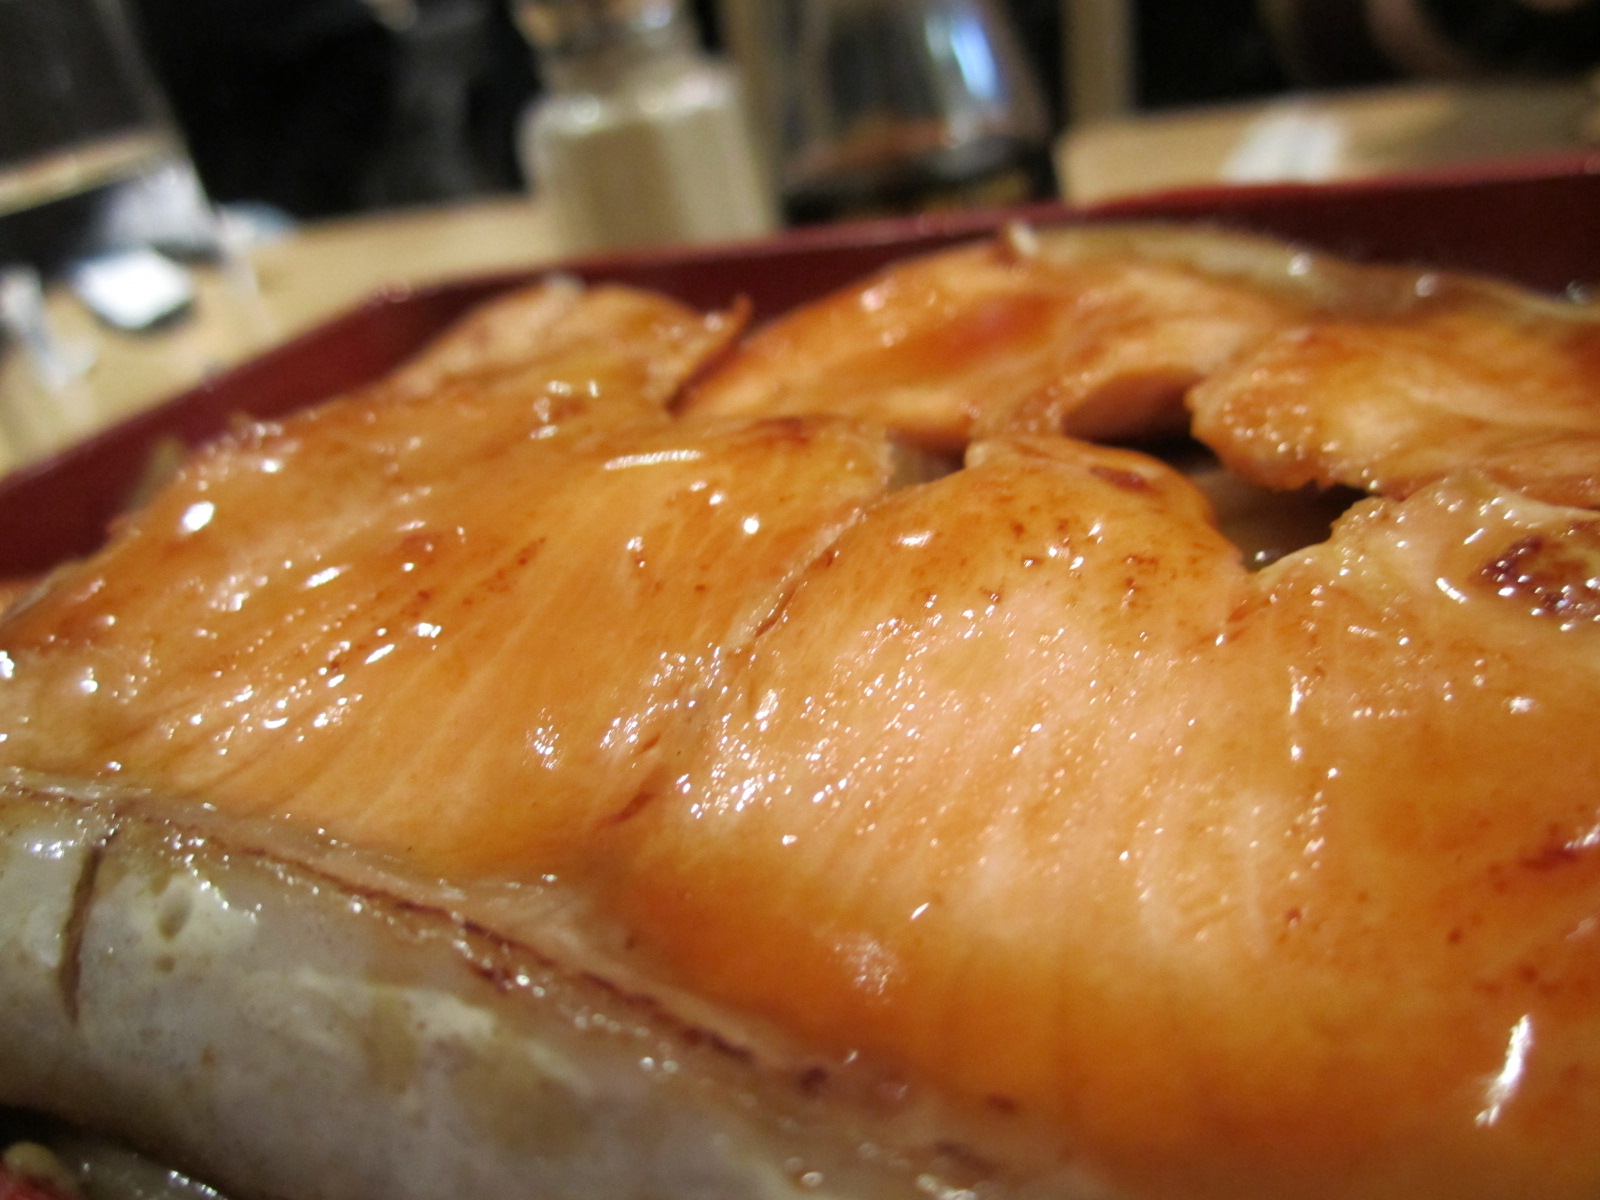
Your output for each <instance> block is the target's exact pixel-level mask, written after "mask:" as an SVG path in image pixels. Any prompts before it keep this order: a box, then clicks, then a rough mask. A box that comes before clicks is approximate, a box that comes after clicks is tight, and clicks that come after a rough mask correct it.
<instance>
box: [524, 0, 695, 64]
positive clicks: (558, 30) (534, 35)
mask: <svg viewBox="0 0 1600 1200" xmlns="http://www.w3.org/2000/svg"><path fill="white" fill-rule="evenodd" d="M684 19H685V13H684V9H683V0H517V3H516V20H517V25H518V27H519V28H520V29H521V30H522V33H523V36H525V37H526V38H527V39H528V41H529V42H530V43H531V44H532V45H533V46H534V48H535V49H537V50H540V51H553V52H556V53H558V54H566V53H572V52H579V53H581V52H585V51H590V50H600V49H604V48H606V47H608V46H613V45H617V44H620V43H626V42H630V41H634V40H636V39H638V38H641V37H644V38H648V37H650V36H651V35H653V34H656V33H664V32H666V31H668V30H671V29H672V28H673V27H674V26H677V25H679V24H680V23H682V22H683V21H684Z"/></svg>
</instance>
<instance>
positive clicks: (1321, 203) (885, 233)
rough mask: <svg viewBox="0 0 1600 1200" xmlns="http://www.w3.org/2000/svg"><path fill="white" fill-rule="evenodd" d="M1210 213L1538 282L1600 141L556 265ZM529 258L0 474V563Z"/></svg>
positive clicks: (658, 265) (757, 252) (371, 374)
mask: <svg viewBox="0 0 1600 1200" xmlns="http://www.w3.org/2000/svg"><path fill="white" fill-rule="evenodd" d="M1119 218H1124V219H1129V218H1138V219H1172V220H1184V221H1206V222H1211V223H1213V224H1220V225H1225V226H1228V227H1231V228H1236V229H1242V230H1250V231H1255V232H1260V233H1269V234H1276V235H1279V236H1283V237H1288V238H1291V239H1295V240H1298V241H1302V242H1304V243H1306V244H1307V245H1310V246H1315V247H1319V248H1322V249H1325V250H1331V251H1334V252H1336V253H1339V254H1343V255H1347V256H1349V257H1352V258H1357V259H1362V260H1367V261H1391V262H1400V263H1413V264H1418V263H1420V264H1430V265H1434V266H1438V267H1444V268H1451V269H1457V270H1469V271H1481V272H1488V273H1491V274H1496V275H1501V276H1504V277H1506V278H1508V279H1512V280H1516V281H1518V282H1520V283H1523V284H1526V285H1528V286H1531V287H1535V288H1540V289H1544V290H1550V291H1561V290H1566V289H1571V288H1586V287H1587V286H1588V285H1590V284H1591V283H1596V282H1600V154H1596V155H1593V156H1588V157H1580V158H1577V159H1571V158H1568V159H1564V160H1561V161H1559V162H1555V163H1549V164H1540V163H1524V164H1518V165H1516V166H1515V167H1513V168H1509V169H1503V170H1500V171H1498V172H1496V173H1494V174H1488V175H1486V174H1483V173H1481V172H1480V173H1478V174H1475V175H1473V176H1461V175H1432V176H1427V177H1411V178H1406V179H1388V180H1381V181H1372V182H1363V183H1355V184H1345V185H1335V186H1316V187H1270V188H1236V189H1206V190H1196V191H1189V192H1181V193H1167V194H1164V195H1160V196H1151V197H1144V198H1139V199H1134V200H1127V201H1121V202H1117V203H1112V204H1107V205H1101V206H1098V207H1094V208H1078V209H1074V208H1068V207H1065V206H1062V205H1039V206H1030V207H1028V208H1021V209H1008V210H999V211H985V212H971V213H959V214H948V215H941V216H933V217H919V218H914V219H908V220H895V221H884V222H874V223H869V224H859V225H842V226H831V227H824V228H819V229H813V230H805V231H800V232H796V233H791V234H788V235H785V236H782V237H778V238H774V239H771V240H768V241H763V242H756V243H747V244H742V245H737V246H724V247H718V248H714V249H701V250H675V251H671V252H654V253H648V254H634V255H625V256H613V257H607V258H592V259H585V260H581V261H575V262H569V263H564V264H561V265H560V267H559V268H558V269H559V270H561V271H563V272H566V273H568V274H572V275H576V276H578V277H580V278H584V279H588V280H599V279H607V280H614V281H617V282H622V283H629V284H634V285H637V286H641V287H648V288H655V289H658V290H660V291H662V292H665V293H667V294H669V295H672V296H676V297H678V298H679V299H681V300H683V301H685V302H687V303H690V304H696V305H702V306H706V307H720V306H723V305H726V304H727V303H728V302H729V301H730V300H732V299H733V298H734V297H736V296H741V295H742V296H745V297H748V298H749V300H750V302H751V303H752V305H753V306H754V310H755V315H756V319H757V320H761V319H763V318H767V317H771V316H773V315H775V314H777V313H780V312H782V311H784V310H785V309H787V308H790V307H792V306H794V305H795V304H798V303H800V302H802V301H805V300H808V299H811V298H813V297H816V296H819V295H821V294H823V293H825V292H827V291H829V290H831V289H833V288H835V287H838V286H841V285H843V284H844V283H846V282H848V281H850V280H852V279H855V278H857V277H859V276H861V275H863V274H864V273H866V272H868V271H871V270H873V269H874V268H876V267H879V266H882V265H883V264H885V263H887V262H890V261H892V260H894V259H897V258H902V257H904V256H906V255H908V254H914V253H917V252H919V251H925V250H931V249H934V248H937V247H939V246H943V245H948V244H950V243H952V242H955V241H959V240H961V239H963V238H968V237H973V236H976V235H979V234H982V233H984V232H987V231H989V230H993V229H995V228H997V227H999V226H1002V225H1004V224H1006V223H1008V222H1011V221H1016V220H1027V221H1030V222H1033V223H1035V224H1038V225H1045V224H1058V223H1062V222H1072V221H1099V220H1108V219H1119ZM530 278H532V275H530V274H529V273H526V272H524V273H507V274H504V275H496V276H492V277H479V278H472V279H466V280H462V281H460V282H456V283H450V284H444V285H440V286H434V287H428V288H423V289H417V290H396V291H393V292H389V293H385V294H383V295H380V296H377V297H375V298H373V299H372V300H371V301H369V302H368V303H366V304H365V305H363V306H361V307H360V308H357V309H355V310H354V311H352V312H349V313H347V314H345V315H344V316H342V317H339V318H337V319H335V320H333V321H331V322H329V323H328V324H326V325H323V326H321V327H319V328H317V329H315V330H313V331H311V332H309V333H307V334H305V335H303V336H301V337H298V338H296V339H294V340H293V341H291V342H288V343H286V344H285V345H283V346H280V347H278V348H277V349H275V350H272V351H270V352H268V353H267V354H264V355H262V356H261V357H260V358H257V359H255V360H253V361H251V362H249V363H247V364H245V365H243V366H241V367H239V368H237V369H235V370H232V371H229V372H228V373H226V374H224V375H220V376H218V377H217V378H215V379H212V380H210V381H209V382H207V383H205V384H203V385H201V386H200V387H197V388H195V389H193V390H191V391H188V392H185V393H183V394H181V395H179V396H177V397H175V398H174V399H172V400H171V401H168V402H167V403H165V404H162V405H160V406H159V407H156V408H153V409H150V410H148V411H146V412H143V413H141V414H139V415H138V416H136V417H134V418H133V419H131V420H128V421H126V422H124V423H122V424H120V425H117V426H114V427H112V428H110V429H108V430H106V431H105V432H103V433H101V434H99V435H97V436H95V437H93V438H91V439H89V440H88V441H85V442H83V443H80V444H78V445H76V446H74V447H72V448H70V449H68V450H66V451H64V452H63V453H61V454H58V455H56V456H55V457H53V458H51V459H49V460H47V461H44V462H40V463H37V464H34V465H32V466H29V467H27V468H25V469H23V470H21V471H18V472H16V473H14V474H12V475H10V476H9V477H7V478H5V479H4V480H0V577H5V576H17V575H26V574H31V573H34V572H38V571H41V570H43V569H45V568H48V567H49V566H51V565H53V564H54V563H57V562H59V561H61V560H63V559H66V558H70V557H73V556H76V555H81V554H84V553H87V552H89V551H91V550H93V549H94V548H95V547H96V546H97V545H98V544H99V542H100V541H101V539H102V538H103V537H104V535H105V531H106V527H107V524H108V522H109V521H110V520H111V519H112V518H113V517H114V516H115V515H116V514H117V513H118V512H119V511H122V509H123V508H124V507H125V506H126V504H127V502H128V500H129V497H130V496H131V495H132V494H133V493H134V491H135V490H136V488H137V487H138V486H139V483H140V481H141V479H142V478H143V475H144V472H145V470H146V467H147V464H148V463H149V461H150V458H151V455H152V453H153V452H154V451H155V449H156V447H158V446H159V445H161V444H162V443H163V442H168V441H170V440H172V439H178V440H180V441H182V442H184V443H186V444H191V445H193V444H197V443H199V442H202V441H205V440H206V439H208V438H211V437H214V436H215V435H216V434H218V433H219V432H221V431H222V430H223V429H225V428H226V427H227V426H228V424H229V423H230V422H231V421H233V420H236V419H238V418H239V417H241V416H248V417H273V416H278V415H281V414H283V413H286V412H290V411H292V410H294V409H297V408H301V407H304V406H306V405H308V404H312V403H314V402H316V401H318V400H321V399H324V398H326V397H329V396H332V395H335V394H337V393H339V392H342V391H345V390H347V389H349V388H352V387H355V386H357V385H358V384H361V383H363V382H365V381H367V380H370V379H373V378H375V377H377V376H379V375H381V374H382V373H383V372H385V371H387V370H388V369H389V368H391V367H393V366H394V365H396V364H397V363H398V362H400V361H401V360H402V359H404V358H405V357H406V356H407V355H408V354H410V353H411V352H412V351H414V350H415V349H417V348H418V347H419V346H420V345H421V344H422V343H423V342H424V341H426V340H427V339H428V338H429V337H431V336H432V335H433V334H435V333H437V332H438V331H439V330H441V329H442V328H443V327H445V326H446V325H448V324H449V323H450V322H451V321H453V320H454V319H455V318H457V317H458V316H460V315H461V314H462V313H463V312H464V311H466V310H467V309H468V308H470V307H471V306H473V305H474V304H477V303H478V302H480V301H482V300H484V299H486V298H487V297H489V296H491V295H493V294H494V293H496V292H498V291H501V290H504V289H506V288H508V287H511V286H514V285H516V284H518V283H522V282H526V281H527V280H528V279H530Z"/></svg>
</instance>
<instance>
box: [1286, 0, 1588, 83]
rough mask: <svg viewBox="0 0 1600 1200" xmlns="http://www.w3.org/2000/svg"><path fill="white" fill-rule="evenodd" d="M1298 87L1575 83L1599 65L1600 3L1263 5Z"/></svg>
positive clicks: (1401, 0)
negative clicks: (1503, 79) (1522, 80)
mask: <svg viewBox="0 0 1600 1200" xmlns="http://www.w3.org/2000/svg"><path fill="white" fill-rule="evenodd" d="M1262 11H1263V14H1264V16H1265V19H1266V23H1267V26H1268V28H1269V29H1270V31H1271V33H1272V35H1273V38H1274V40H1275V43H1276V45H1277V46H1278V49H1279V52H1280V55H1281V58H1282V60H1283V62H1284V64H1285V66H1286V68H1287V69H1288V72H1289V75H1290V77H1291V79H1292V80H1293V81H1294V82H1295V83H1298V84H1301V85H1304V86H1313V87H1331V86H1343V85H1347V84H1358V83H1375V82H1382V81H1386V80H1393V79H1401V78H1408V77H1410V78H1416V77H1424V78H1456V79H1469V78H1479V77H1483V76H1491V75H1493V76H1499V75H1513V74H1520V75H1554V74H1571V73H1574V72H1578V71H1582V70H1586V69H1588V68H1591V67H1594V66H1596V65H1597V64H1600V0H1262Z"/></svg>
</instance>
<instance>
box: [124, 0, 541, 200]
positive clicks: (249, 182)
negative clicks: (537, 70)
mask: <svg viewBox="0 0 1600 1200" xmlns="http://www.w3.org/2000/svg"><path fill="white" fill-rule="evenodd" d="M137 7H138V9H139V13H140V16H141V17H142V19H143V28H144V33H145V37H146V41H147V43H148V46H149V49H150V53H151V56H152V58H153V60H154V62H155V65H156V68H157V70H158V72H159V74H160V75H161V77H162V80H163V83H164V84H165V87H166V90H167V93H168V95H169V97H170V99H171V101H172V106H173V108H174V110H175V112H176V116H177V120H178V123H179V124H180V126H181V127H182V129H183V131H184V134H185V135H186V137H187V139H188V142H189V145H190V149H191V152H192V154H193V157H194V159H195V163H196V165H197V167H198V169H199V171H200V175H201V178H202V180H203V181H204V182H205V184H206V186H207V188H208V190H209V191H210V193H211V195H212V196H213V198H214V199H216V200H218V201H240V200H248V201H263V202H266V203H269V204H273V205H276V206H278V207H280V208H282V209H284V210H286V211H287V212H289V213H291V214H293V215H295V216H298V217H315V216H327V215H332V214H338V213H346V212H353V211H358V210H361V209H367V208H375V207H387V206H392V205H398V204H408V203H420V202H426V201H433V200H442V199H448V198H452V197H457V196H462V195H470V194H475V193H482V192H491V191H503V190H509V189H512V188H515V187H517V186H519V184H520V179H519V176H518V174H517V168H516V160H515V155H514V151H513V131H514V128H515V123H516V119H517V114H518V113H519V112H520V110H521V107H522V104H523V102H524V101H525V99H526V97H527V94H528V93H529V92H530V91H531V90H532V88H533V77H532V68H531V65H530V64H529V62H528V60H527V55H526V52H525V51H524V49H523V47H522V46H521V43H520V40H519V39H518V38H517V36H516V34H515V32H514V31H513V30H512V28H511V26H510V23H509V18H508V17H507V16H506V14H505V12H504V10H503V8H502V7H501V5H500V4H499V3H498V2H497V0H371V2H370V3H369V2H367V0H204V2H203V3H196V2H195V0H137Z"/></svg>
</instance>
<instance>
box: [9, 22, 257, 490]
mask: <svg viewBox="0 0 1600 1200" xmlns="http://www.w3.org/2000/svg"><path fill="white" fill-rule="evenodd" d="M225 241H226V239H225V238H224V237H223V235H222V227H221V225H220V224H219V222H218V220H217V218H216V216H215V214H214V212H213V210H212V208H211V206H210V205H209V203H208V202H207V199H206V196H205V194H204V191H203V189H202V187H201V185H200V182H199V179H198V178H197V177H196V175H195V171H194V167H193V165H192V164H191V162H190V160H189V157H188V154H187V152H186V150H185V148H184V146H183V143H182V140H181V138H180V137H179V136H178V134H177V132H176V129H175V127H174V125H173V122H172V120H171V118H170V116H169V114H168V112H167V109H166V105H165V103H164V100H163V98H162V96H161V93H160V91H159V89H158V87H157V85H156V84H155V82H154V80H153V77H152V75H151V73H150V71H149V70H148V68H147V66H146V64H145V62H144V60H143V58H142V57H141V54H140V48H139V45H138V42H137V38H136V32H135V30H134V28H133V26H132V24H131V22H130V20H129V17H128V14H127V13H126V12H125V10H124V9H123V8H122V7H121V4H120V0H0V465H14V464H16V463H17V462H20V461H26V460H27V459H30V458H34V457H38V456H39V455H41V454H44V453H47V452H48V451H50V450H52V449H55V448H57V447H58V446H60V445H61V444H63V443H64V442H67V441H69V440H71V439H73V438H75V437H77V436H80V435H82V434H83V433H85V432H88V431H89V430H90V429H92V428H94V427H95V426H96V425H99V424H102V423H104V422H105V421H107V420H109V419H111V418H112V417H114V416H117V415H120V413H121V411H122V410H124V409H126V408H128V407H131V406H132V405H133V404H135V403H137V402H140V401H146V400H149V399H152V398H154V397H155V396H157V395H159V394H161V393H163V392H165V391H171V390H175V389H177V388H178V387H180V386H183V385H186V384H189V383H192V382H194V380H195V379H196V378H198V377H199V375H201V374H202V373H203V372H204V371H205V370H207V369H209V368H211V367H213V366H215V365H217V363H218V362H219V361H220V359H222V358H225V357H228V356H229V354H230V353H236V352H237V351H238V349H239V348H240V347H241V346H242V345H243V344H244V343H245V342H247V341H248V340H249V337H248V333H247V329H246V326H247V325H248V322H249V318H248V317H247V316H246V315H244V312H243V305H244V302H245V297H246V295H247V294H248V292H249V281H248V279H247V278H244V277H243V276H242V274H241V271H240V269H239V268H238V267H237V265H236V264H237V262H238V260H237V259H236V258H235V257H234V256H230V255H228V254H226V253H225V250H226V246H225V244H224V243H225ZM200 263H207V264H209V265H210V268H211V269H209V270H208V271H206V272H204V273H202V272H200V271H197V270H195V269H194V268H195V266H196V265H197V264H200ZM219 266H225V267H228V268H229V269H223V270H220V271H219V270H217V269H216V268H217V267H219ZM201 310H204V313H205V316H206V317H207V319H208V321H207V325H206V328H205V330H204V331H203V335H202V331H201V330H200V329H198V328H197V327H195V326H197V322H196V321H195V317H196V316H197V314H198V313H199V312H200V311H201ZM218 321H221V326H220V332H219V326H218V324H217V322H218Z"/></svg>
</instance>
